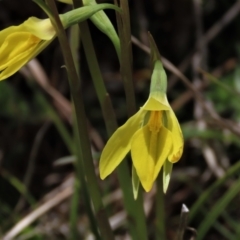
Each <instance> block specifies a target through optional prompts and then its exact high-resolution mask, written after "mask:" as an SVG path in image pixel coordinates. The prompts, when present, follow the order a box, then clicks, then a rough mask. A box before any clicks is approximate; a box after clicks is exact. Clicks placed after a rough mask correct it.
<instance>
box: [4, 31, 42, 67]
mask: <svg viewBox="0 0 240 240" xmlns="http://www.w3.org/2000/svg"><path fill="white" fill-rule="evenodd" d="M40 41H41V40H40V39H39V38H37V37H35V36H33V35H31V34H29V33H25V32H19V33H12V34H10V35H9V36H8V37H7V38H6V39H5V41H4V43H3V44H2V46H1V47H0V56H1V58H0V69H1V70H2V69H4V68H6V66H9V65H11V64H13V63H15V62H17V61H18V60H21V59H22V58H23V57H24V54H25V53H27V54H28V53H29V52H31V51H32V50H33V49H34V48H35V47H36V46H37V45H38V44H39V42H40ZM16 42H17V46H16Z"/></svg>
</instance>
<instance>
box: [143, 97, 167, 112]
mask: <svg viewBox="0 0 240 240" xmlns="http://www.w3.org/2000/svg"><path fill="white" fill-rule="evenodd" d="M142 109H144V110H146V111H162V110H170V109H171V108H170V106H167V105H165V104H163V103H161V102H160V101H158V100H157V99H155V98H153V97H151V96H150V97H149V98H148V100H147V102H146V103H145V104H144V105H143V107H142Z"/></svg>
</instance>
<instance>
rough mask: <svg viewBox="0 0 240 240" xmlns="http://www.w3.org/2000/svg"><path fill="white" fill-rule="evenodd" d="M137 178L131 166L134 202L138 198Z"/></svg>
mask: <svg viewBox="0 0 240 240" xmlns="http://www.w3.org/2000/svg"><path fill="white" fill-rule="evenodd" d="M139 182H140V181H139V177H138V175H137V172H136V169H135V167H134V166H133V165H132V187H133V197H134V199H135V200H136V199H137V197H138V190H139Z"/></svg>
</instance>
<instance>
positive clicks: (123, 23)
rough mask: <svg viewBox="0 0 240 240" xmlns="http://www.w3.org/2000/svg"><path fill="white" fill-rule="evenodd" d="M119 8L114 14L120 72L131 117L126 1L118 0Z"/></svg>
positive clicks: (128, 25)
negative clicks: (119, 55)
mask: <svg viewBox="0 0 240 240" xmlns="http://www.w3.org/2000/svg"><path fill="white" fill-rule="evenodd" d="M114 2H115V4H117V0H114ZM120 6H121V8H122V12H121V13H118V12H116V15H117V25H118V32H119V37H120V43H121V61H120V70H121V75H122V80H123V84H124V90H125V95H126V101H127V111H128V116H129V117H131V116H132V115H133V114H135V112H136V101H135V93H134V85H133V80H132V44H131V27H130V15H129V7H128V1H127V0H120Z"/></svg>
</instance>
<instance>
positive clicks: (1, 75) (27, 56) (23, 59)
mask: <svg viewBox="0 0 240 240" xmlns="http://www.w3.org/2000/svg"><path fill="white" fill-rule="evenodd" d="M51 42H52V41H42V42H41V43H39V44H38V45H37V47H34V48H30V49H28V50H27V51H26V52H24V53H22V54H21V56H19V57H18V58H16V59H15V60H16V61H15V62H12V63H11V65H9V63H8V64H5V68H2V66H1V65H0V81H1V80H4V79H6V78H8V77H10V76H11V75H13V74H14V73H15V72H17V71H18V70H19V69H20V68H21V67H22V66H24V65H25V64H26V63H27V62H28V61H30V60H31V59H32V58H34V57H35V56H37V55H38V54H39V53H40V52H41V51H42V50H43V49H44V48H46V47H47V46H48V45H49V44H50V43H51ZM1 70H2V71H1Z"/></svg>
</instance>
